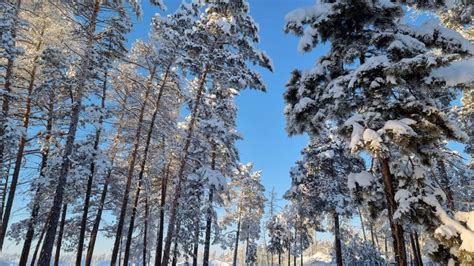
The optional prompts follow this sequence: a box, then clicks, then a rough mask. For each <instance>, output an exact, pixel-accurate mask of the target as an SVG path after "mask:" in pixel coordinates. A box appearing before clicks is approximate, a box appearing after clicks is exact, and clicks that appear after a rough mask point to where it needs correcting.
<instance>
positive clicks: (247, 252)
mask: <svg viewBox="0 0 474 266" xmlns="http://www.w3.org/2000/svg"><path fill="white" fill-rule="evenodd" d="M245 242H246V243H245V244H246V245H245V260H244V261H245V264H246V265H250V261H249V237H248V236H247V239H246V240H245Z"/></svg>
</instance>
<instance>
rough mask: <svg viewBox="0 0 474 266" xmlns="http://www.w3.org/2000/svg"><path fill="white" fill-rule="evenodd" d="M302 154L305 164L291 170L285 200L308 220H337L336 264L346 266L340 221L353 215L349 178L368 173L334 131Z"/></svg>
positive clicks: (326, 134) (321, 135)
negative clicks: (361, 172) (324, 216)
mask: <svg viewBox="0 0 474 266" xmlns="http://www.w3.org/2000/svg"><path fill="white" fill-rule="evenodd" d="M302 153H303V159H302V161H300V162H298V163H297V166H296V167H295V168H293V169H292V170H291V173H290V175H291V177H292V187H291V188H290V190H289V191H288V192H287V193H286V195H285V197H286V198H288V199H291V200H292V201H293V204H295V205H296V206H300V208H303V209H305V210H304V211H301V215H305V216H306V217H305V218H308V219H313V218H314V217H318V216H320V215H327V216H329V217H331V218H332V219H333V222H334V226H333V228H334V236H335V245H334V246H335V248H336V262H337V264H338V265H343V256H342V246H341V235H340V231H339V227H340V224H339V220H340V217H350V216H351V215H352V214H353V211H352V210H353V205H352V201H351V198H350V193H349V188H348V184H347V175H349V174H350V173H352V172H360V171H361V170H362V169H364V164H363V161H362V159H361V158H357V157H354V156H353V155H351V154H349V152H348V149H347V146H346V144H345V143H344V142H343V141H342V140H341V139H339V138H337V136H336V135H335V134H333V133H331V131H330V130H327V131H325V132H321V133H320V135H319V136H318V138H317V139H311V140H310V144H309V145H308V146H307V147H306V148H305V149H304V151H303V152H302Z"/></svg>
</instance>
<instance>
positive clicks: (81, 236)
mask: <svg viewBox="0 0 474 266" xmlns="http://www.w3.org/2000/svg"><path fill="white" fill-rule="evenodd" d="M109 52H110V43H109ZM107 76H108V72H107V69H106V70H105V74H104V82H103V84H102V99H101V103H100V108H101V110H102V113H101V115H100V117H99V121H98V122H99V128H98V129H96V132H95V139H94V154H93V156H92V163H91V165H90V174H89V177H88V179H87V188H86V196H85V198H84V209H83V212H82V219H81V228H80V231H79V241H78V246H77V254H76V266H81V262H82V252H83V250H84V239H85V236H86V227H87V218H88V216H89V205H90V200H91V194H92V183H93V181H94V175H95V168H96V165H95V158H96V156H97V153H98V152H99V144H100V137H101V134H102V124H103V121H104V115H103V113H104V112H105V99H106V96H107Z"/></svg>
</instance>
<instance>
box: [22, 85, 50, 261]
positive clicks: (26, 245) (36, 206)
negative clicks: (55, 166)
mask: <svg viewBox="0 0 474 266" xmlns="http://www.w3.org/2000/svg"><path fill="white" fill-rule="evenodd" d="M54 101H55V97H54V94H53V93H51V95H50V102H49V106H48V120H47V122H46V130H45V131H46V132H45V143H46V146H45V147H44V149H43V151H42V152H41V167H40V176H39V178H38V179H40V180H41V179H43V178H45V176H44V170H45V169H46V166H47V164H48V157H49V142H50V139H51V134H52V129H53V119H54V118H53V116H54ZM40 192H41V186H40V185H38V188H37V189H36V192H35V197H34V203H33V208H32V210H31V216H30V220H29V221H28V230H27V232H26V235H25V241H24V242H23V248H22V250H21V257H20V265H26V263H27V261H28V255H29V252H30V248H31V244H32V242H33V237H34V235H35V226H36V222H37V219H38V215H39V211H40V198H41V194H40ZM48 219H49V218H48ZM46 224H47V222H46ZM45 228H46V227H45ZM41 233H42V235H44V230H43V231H42V232H41ZM41 238H43V237H41Z"/></svg>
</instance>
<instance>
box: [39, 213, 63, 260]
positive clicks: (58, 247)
mask: <svg viewBox="0 0 474 266" xmlns="http://www.w3.org/2000/svg"><path fill="white" fill-rule="evenodd" d="M66 214H67V204H63V211H62V214H61V224H60V225H59V232H58V240H57V242H56V255H55V257H54V266H58V265H59V259H60V257H61V246H62V242H63V234H64V225H65V224H66ZM38 264H39V265H42V264H41V263H40V262H38ZM48 265H49V264H48Z"/></svg>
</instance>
